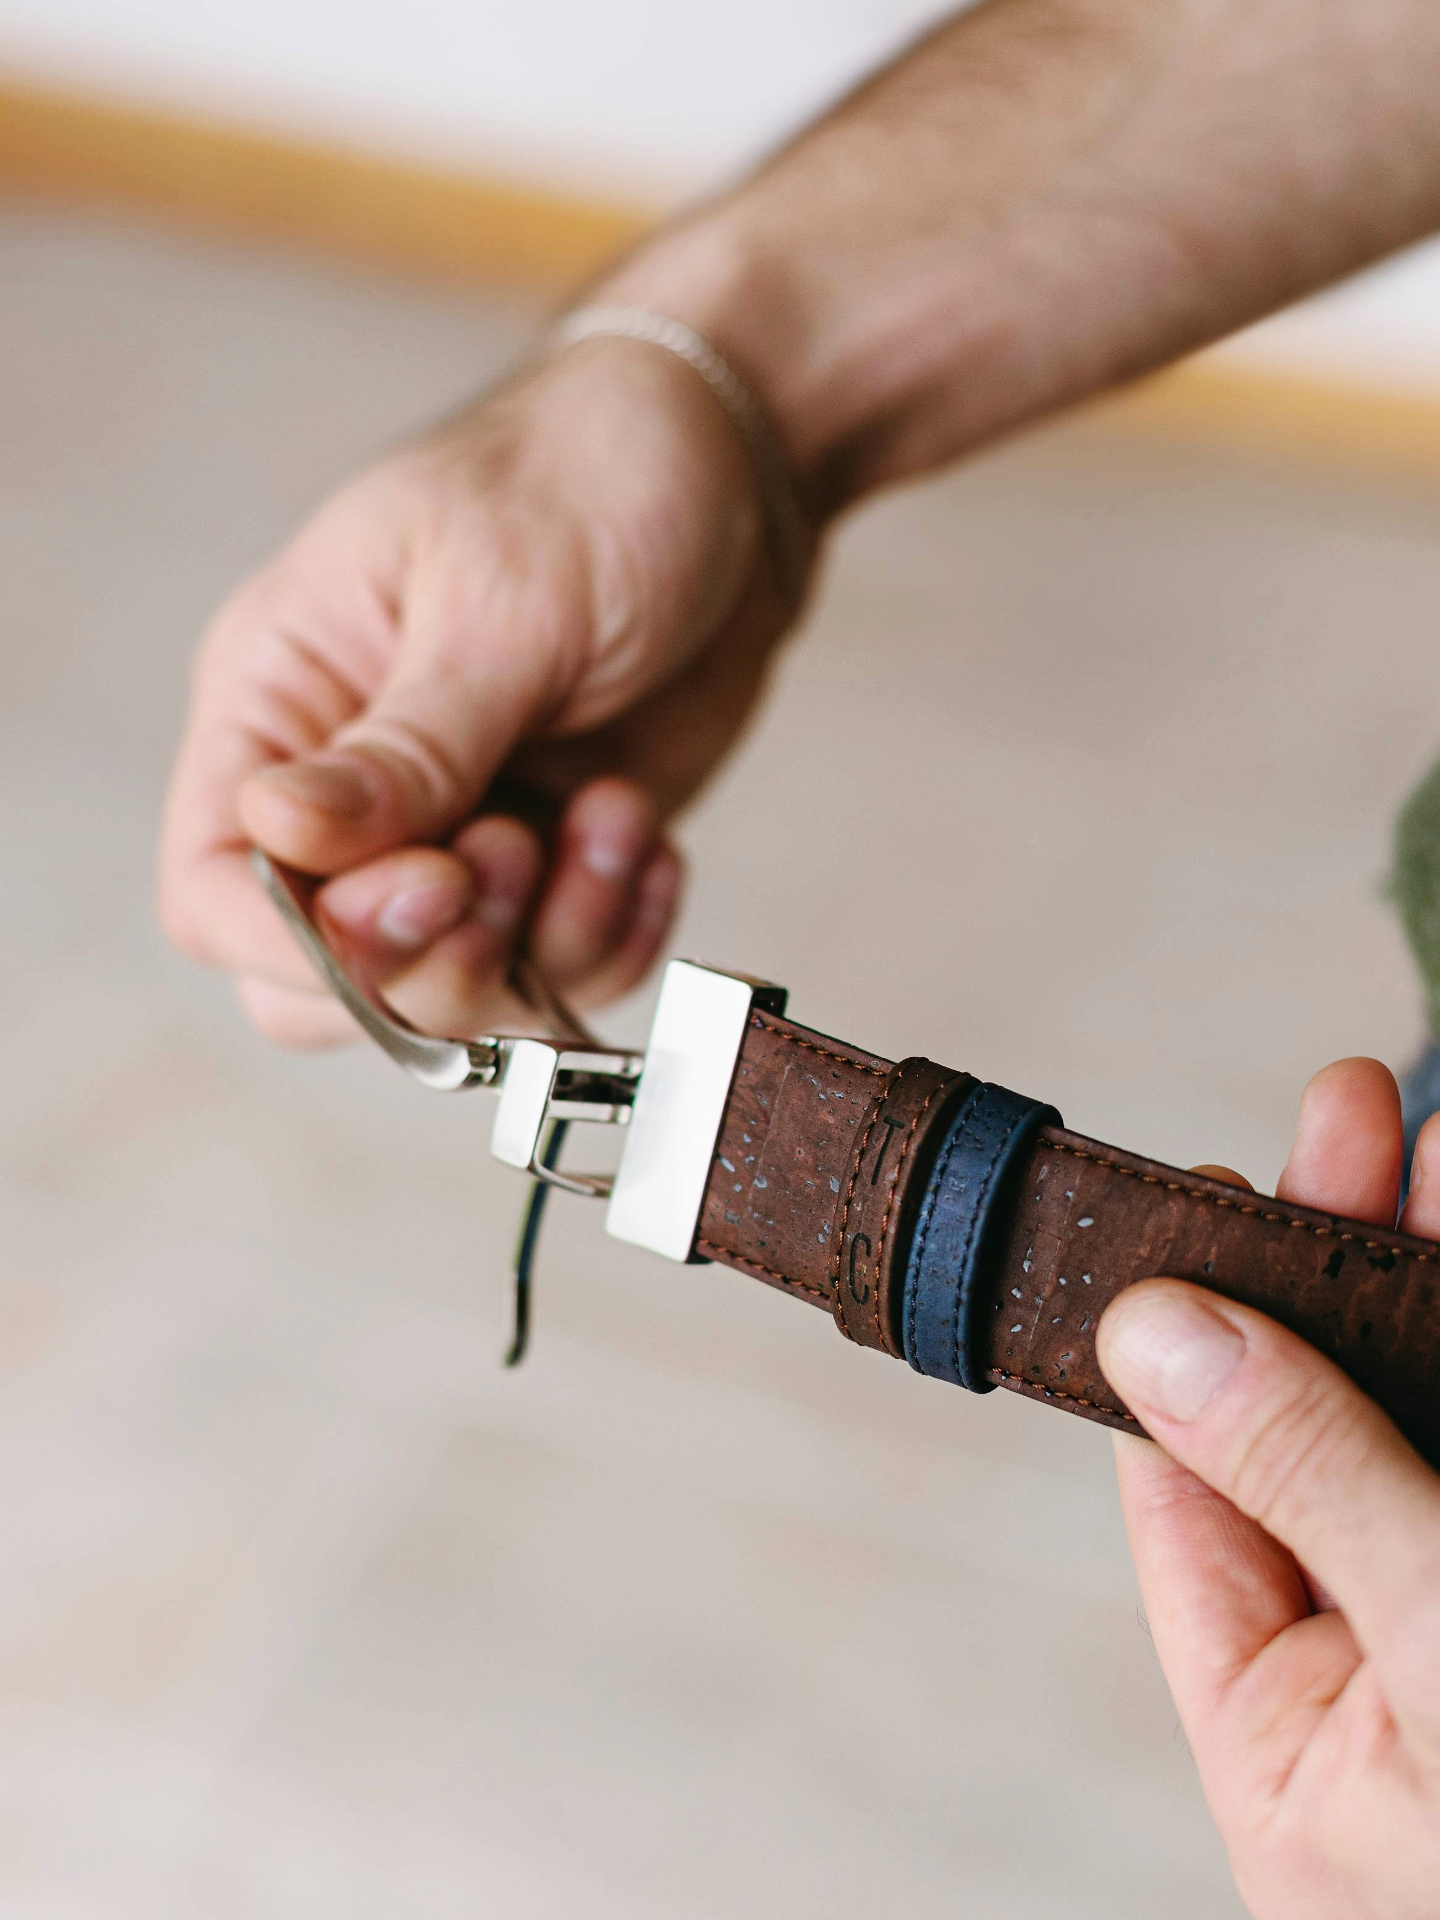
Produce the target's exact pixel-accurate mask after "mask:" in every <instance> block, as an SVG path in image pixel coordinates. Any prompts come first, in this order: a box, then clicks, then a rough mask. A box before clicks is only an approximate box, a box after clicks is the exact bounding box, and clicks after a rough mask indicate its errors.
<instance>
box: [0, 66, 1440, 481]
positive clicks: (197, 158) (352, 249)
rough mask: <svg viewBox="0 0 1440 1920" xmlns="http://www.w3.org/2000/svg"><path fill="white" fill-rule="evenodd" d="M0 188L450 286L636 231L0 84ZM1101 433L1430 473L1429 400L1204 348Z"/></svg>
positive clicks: (527, 270) (1433, 448) (1433, 424)
mask: <svg viewBox="0 0 1440 1920" xmlns="http://www.w3.org/2000/svg"><path fill="white" fill-rule="evenodd" d="M0 191H11V192H15V193H21V194H25V195H27V196H31V197H37V198H48V199H57V200H61V201H64V202H67V203H71V204H74V203H77V202H78V203H81V204H91V205H111V206H124V207H130V208H136V209H140V210H143V211H144V212H146V213H148V214H152V215H156V216H159V217H162V218H167V219H173V220H176V221H179V222H184V223H188V224H190V225H192V226H198V227H202V228H205V229H208V230H210V231H212V232H214V231H219V232H232V233H244V234H253V235H257V236H260V237H263V238H268V239H272V240H279V241H282V242H286V243H289V244H292V245H296V246H299V247H302V248H306V249H310V250H315V251H323V252H326V253H330V254H333V255H336V256H339V257H342V258H348V259H358V260H364V261H367V262H371V263H374V264H376V265H380V266H384V267H389V268H392V269H399V270H402V271H406V272H412V273H422V274H426V275H432V276H435V277H438V278H444V279H447V280H452V281H453V280H457V279H458V280H473V281H480V282H489V283H490V284H491V285H495V284H497V283H498V284H501V285H508V286H514V287H523V288H525V289H526V290H529V291H534V292H539V293H547V294H553V293H555V292H558V291H561V290H564V289H566V288H568V287H571V286H574V285H576V284H578V283H579V282H580V281H582V280H584V279H585V277H586V276H587V275H589V274H591V273H593V272H595V271H596V269H597V268H598V267H600V266H601V265H602V264H603V263H604V262H605V261H606V260H607V259H609V258H611V257H612V256H613V255H615V254H616V253H618V252H620V251H621V250H622V249H623V248H625V247H626V246H629V245H630V244H631V243H632V242H633V241H634V240H636V239H637V238H638V237H639V235H640V234H642V233H643V232H644V231H645V229H646V227H647V226H648V225H649V223H650V218H651V216H649V215H648V214H646V213H645V212H643V211H642V210H640V209H638V208H635V207H618V206H611V205H605V204H601V203H598V202H590V201H586V200H583V199H580V198H574V197H568V196H566V195H564V194H558V193H554V192H545V191H543V190H536V189H535V188H533V187H526V186H523V185H520V184H518V183H511V182H507V181H504V180H499V179H480V178H469V177H467V176H465V175H463V174H455V173H449V172H446V171H445V170H443V169H441V168H435V167H426V166H421V165H417V164H413V163H410V162H407V161H403V160H394V159H382V158H377V157H375V156H374V155H372V154H364V153H357V152H349V151H346V150H345V149H343V148H338V147H329V146H322V145H319V144H309V143H307V142H305V141H301V140H296V139H289V138H285V137H282V136H278V135H273V134H265V133H255V132H251V131H245V130H241V129H236V128H230V127H222V126H218V125H214V124H210V123H208V122H202V121H198V120H191V119H187V118H185V117H184V116H183V115H179V114H174V113H171V112H168V111H164V110H158V109H144V108H136V107H129V106H118V105H115V104H113V103H111V102H106V101H99V100H95V99H91V98H87V97H84V96H70V95H67V94H61V93H56V92H51V91H45V90H42V89H38V88H35V87H33V86H30V85H28V84H24V83H20V82H16V81H7V80H5V79H3V78H0ZM1091 417H1092V418H1093V419H1094V420H1095V421H1096V423H1097V424H1099V425H1102V426H1104V427H1105V428H1107V429H1110V430H1114V429H1120V430H1123V431H1130V430H1134V431H1139V432H1145V433H1162V434H1165V435H1168V436H1170V437H1172V438H1178V439H1187V440H1200V441H1208V442H1212V443H1214V444H1216V445H1220V446H1229V447H1236V448H1241V449H1245V450H1249V451H1254V452H1256V453H1259V454H1269V455H1279V456H1283V457H1287V458H1292V459H1293V458H1301V459H1305V460H1309V461H1318V462H1322V463H1326V464H1332V463H1334V464H1343V465H1345V466H1348V467H1350V468H1352V469H1362V470H1367V469H1368V470H1370V471H1373V472H1376V473H1380V474H1392V475H1398V476H1402V477H1405V478H1407V479H1427V480H1440V395H1436V396H1433V397H1426V396H1419V395H1416V396H1412V395H1409V394H1404V393H1398V392H1397V393H1385V392H1372V391H1368V390H1366V389H1365V388H1364V387H1362V386H1360V385H1358V384H1348V383H1346V382H1345V381H1344V380H1342V379H1339V378H1337V379H1336V380H1334V381H1329V380H1325V379H1321V378H1316V377H1310V378H1304V377H1298V376H1292V375H1289V374H1286V373H1282V372H1279V371H1276V372H1269V371H1267V370H1265V369H1263V368H1258V367H1256V368H1251V367H1246V366H1241V365H1237V364H1236V363H1235V362H1234V361H1233V360H1230V359H1216V358H1214V357H1212V356H1208V355H1202V356H1200V358H1198V359H1196V360H1192V361H1189V362H1187V363H1186V364H1185V365H1183V366H1181V367H1178V368H1175V369H1172V370H1171V371H1169V372H1167V373H1163V374H1160V375H1157V376H1156V377H1154V378H1152V379H1149V380H1144V381H1141V382H1138V383H1137V384H1136V385H1135V386H1133V387H1130V388H1128V389H1126V390H1125V391H1124V392H1123V393H1120V394H1118V395H1114V396H1111V397H1109V398H1107V399H1106V400H1104V401H1102V402H1100V403H1098V404H1097V405H1096V406H1095V407H1094V408H1092V409H1091Z"/></svg>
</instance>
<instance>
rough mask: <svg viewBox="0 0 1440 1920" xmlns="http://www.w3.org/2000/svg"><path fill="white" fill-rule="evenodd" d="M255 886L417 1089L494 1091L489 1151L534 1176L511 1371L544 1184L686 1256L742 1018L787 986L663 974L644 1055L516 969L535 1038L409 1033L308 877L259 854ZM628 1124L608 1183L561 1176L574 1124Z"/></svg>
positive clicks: (609, 1222) (632, 1235)
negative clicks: (337, 941)
mask: <svg viewBox="0 0 1440 1920" xmlns="http://www.w3.org/2000/svg"><path fill="white" fill-rule="evenodd" d="M252 859H253V862H254V866H255V872H256V873H257V875H258V876H259V878H260V881H261V884H262V885H263V886H264V888H265V891H266V892H267V893H268V894H269V896H270V898H271V899H272V900H273V901H274V903H275V905H276V906H277V907H278V908H279V910H280V914H281V916H282V918H283V919H284V921H285V924H286V925H287V926H288V927H289V929H290V931H291V933H292V934H293V935H294V936H295V938H296V940H297V941H298V942H299V944H300V946H301V948H302V950H303V951H304V952H305V954H306V955H307V957H308V958H309V959H310V961H311V962H312V963H313V965H314V966H315V967H316V968H317V969H318V971H319V972H320V974H321V976H322V977H323V978H324V980H325V982H326V984H327V985H328V986H329V987H330V988H331V989H332V991H333V992H334V993H335V995H336V996H337V998H338V999H339V1000H340V1001H341V1002H342V1003H343V1004H344V1005H345V1007H346V1008H347V1009H348V1010H349V1012H350V1013H351V1014H353V1016H354V1017H355V1019H356V1021H357V1022H358V1023H359V1025H360V1026H361V1027H362V1028H363V1029H364V1031H365V1032H366V1033H367V1034H368V1035H369V1036H370V1038H371V1039H372V1040H373V1041H374V1042H375V1043H376V1045H377V1046H379V1047H381V1048H382V1049H383V1050H384V1052H386V1053H388V1054H389V1056H390V1058H391V1059H392V1060H394V1061H395V1062H396V1064H397V1065H399V1066H402V1067H404V1068H405V1070H406V1071H407V1072H408V1073H410V1074H411V1075H412V1076H413V1077H414V1078H415V1079H417V1080H419V1081H420V1082H421V1084H422V1085H424V1086H427V1087H433V1088H435V1089H437V1090H438V1091H440V1092H459V1091H462V1090H463V1089H465V1088H468V1087H489V1088H490V1089H491V1090H492V1091H493V1092H496V1093H498V1094H499V1103H498V1105H497V1107H496V1110H495V1122H494V1126H493V1129H492V1131H491V1136H490V1150H491V1152H492V1153H493V1154H494V1155H495V1157H496V1159H498V1160H501V1161H503V1162H504V1163H505V1164H506V1165H507V1166H511V1167H515V1168H517V1169H518V1170H519V1171H521V1172H522V1173H524V1174H526V1175H528V1176H529V1177H530V1179H531V1180H533V1182H534V1183H535V1184H534V1187H533V1189H532V1192H531V1196H530V1201H529V1205H528V1206H527V1208H526V1210H525V1217H524V1222H523V1224H522V1228H521V1233H520V1241H519V1246H518V1248H517V1252H516V1260H515V1328H514V1335H513V1337H512V1340H511V1343H510V1349H509V1351H508V1353H507V1355H506V1364H507V1365H509V1366H514V1365H515V1363H516V1362H517V1361H518V1360H519V1359H520V1358H521V1356H522V1355H523V1353H524V1351H525V1347H526V1343H527V1339H528V1333H529V1306H530V1280H531V1275H532V1271H533V1265H534V1256H535V1247H536V1243H537V1240H538V1236H539V1229H540V1221H541V1216H542V1213H543V1209H544V1203H545V1196H546V1194H547V1192H548V1190H549V1189H550V1188H551V1187H559V1188H561V1189H563V1190H564V1191H565V1192H567V1193H576V1194H581V1195H583V1196H585V1197H586V1198H587V1199H597V1200H598V1199H603V1200H606V1201H608V1207H607V1211H606V1220H605V1226H606V1231H607V1232H608V1233H610V1234H612V1235H614V1237H615V1238H616V1239H618V1240H627V1241H629V1242H630V1243H631V1244H632V1245H633V1246H637V1247H646V1248H648V1249H649V1250H650V1251H651V1252H652V1253H659V1254H663V1255H665V1256H666V1257H667V1258H668V1259H671V1260H681V1261H685V1260H692V1259H694V1258H695V1257H696V1255H695V1251H694V1246H695V1235H696V1230H697V1228H698V1226H699V1222H700V1212H701V1208H702V1207H703V1205H704V1200H705V1188H706V1185H707V1183H708V1181H709V1178H710V1167H711V1163H712V1161H713V1159H714V1154H715V1143H716V1141H717V1139H718V1138H719V1134H720V1123H721V1121H722V1119H723V1118H724V1114H725V1104H726V1101H727V1100H728V1099H729V1096H730V1085H731V1082H732V1080H733V1079H734V1077H735V1066H736V1062H737V1061H738V1060H739V1057H740V1049H741V1046H742V1045H743V1043H744V1039H745V1033H746V1029H747V1028H748V1026H749V1024H750V1019H751V1016H752V1014H753V1013H755V1012H756V1011H757V1010H763V1011H765V1012H768V1013H776V1014H779V1013H783V1012H784V1010H785V989H784V988H783V987H777V986H775V985H773V984H772V983H771V982H769V981H766V980H756V979H752V978H751V977H750V976H749V975H748V974H741V973H730V972H727V971H726V970H724V969H723V968H719V967H708V966H703V965H701V964H700V963H699V962H698V961H694V960H672V961H671V962H670V964H669V965H668V966H667V967H666V969H665V973H664V977H663V979H662V981H661V986H660V998H659V1000H658V1001H657V1003H656V1007H655V1015H654V1019H653V1021H652V1023H651V1028H650V1036H649V1039H648V1040H647V1042H646V1045H645V1050H644V1051H643V1052H642V1053H628V1052H625V1051H623V1050H617V1049H615V1048H613V1047H606V1046H605V1045H604V1043H603V1042H602V1041H600V1040H599V1039H597V1038H596V1036H595V1035H594V1034H593V1033H591V1031H590V1030H589V1028H588V1027H586V1026H585V1025H584V1024H583V1023H582V1022H581V1021H580V1020H578V1019H577V1018H576V1016H575V1015H574V1014H573V1013H572V1012H571V1011H570V1009H569V1008H568V1007H567V1006H566V1005H565V1003H564V1002H563V1000H561V999H560V998H559V996H558V995H557V994H555V993H554V992H553V991H551V989H550V988H549V987H548V986H547V985H546V984H545V982H544V980H543V979H542V978H541V976H540V975H539V974H538V972H537V971H536V969H535V968H534V966H533V965H531V964H530V963H529V962H527V961H521V962H519V963H517V965H516V967H515V969H514V971H513V973H512V976H511V986H512V988H513V989H514V990H515V992H516V993H517V994H518V995H519V997H520V998H521V999H522V1000H524V1001H525V1003H526V1004H527V1005H528V1006H529V1007H530V1008H531V1009H532V1011H533V1012H534V1013H535V1014H536V1015H537V1017H538V1019H539V1020H540V1021H541V1023H542V1025H543V1029H544V1030H543V1031H542V1032H540V1033H533V1034H489V1035H485V1036H482V1037H480V1038H477V1039H473V1040H455V1039H443V1038H438V1037H436V1036H435V1035H432V1034H428V1033H421V1032H420V1031H419V1030H418V1028H415V1027H412V1026H411V1025H410V1023H409V1021H407V1020H405V1019H403V1018H402V1017H401V1015H399V1014H398V1013H396V1012H395V1010H394V1009H393V1008H392V1007H390V1006H389V1005H387V1003H386V1001H385V999H384V997H383V995H382V994H381V993H380V992H379V990H378V988H376V987H375V986H374V985H373V983H371V982H369V981H367V980H365V979H364V977H363V975H361V974H360V973H359V972H358V971H357V970H355V969H353V968H351V967H348V966H346V964H345V963H344V962H343V961H342V960H341V958H340V956H339V955H338V954H337V953H336V951H335V949H334V948H333V947H332V946H331V944H330V942H329V941H328V940H327V939H326V938H325V935H324V934H323V933H322V932H321V930H320V928H319V926H318V925H317V924H316V922H315V919H314V917H313V915H312V912H311V901H312V897H313V894H314V892H315V888H316V885H317V883H316V882H314V881H312V880H309V879H307V878H306V877H305V876H304V875H302V874H298V873H295V872H293V871H292V870H291V869H290V868H288V867H282V866H281V865H280V864H279V863H278V862H276V861H273V860H271V859H270V858H269V857H268V856H267V855H266V854H264V853H262V852H260V850H259V849H258V848H257V849H256V850H255V851H254V853H253V854H252ZM578 1121H585V1122H589V1123H590V1124H593V1125H600V1126H619V1127H624V1128H625V1129H626V1139H625V1143H624V1146H623V1147H622V1149H621V1154H620V1164H619V1166H618V1168H617V1170H616V1172H615V1173H614V1174H613V1175H610V1174H603V1173H568V1172H565V1171H563V1170H562V1169H561V1168H560V1166H559V1164H558V1162H559V1158H560V1152H561V1149H562V1147H563V1145H564V1141H565V1136H566V1133H567V1131H568V1129H569V1127H570V1125H571V1124H572V1123H573V1122H578Z"/></svg>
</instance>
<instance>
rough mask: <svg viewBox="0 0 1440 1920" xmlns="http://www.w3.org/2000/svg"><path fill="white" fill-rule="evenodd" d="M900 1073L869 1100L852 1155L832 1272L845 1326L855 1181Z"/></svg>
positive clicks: (835, 1298) (833, 1290)
mask: <svg viewBox="0 0 1440 1920" xmlns="http://www.w3.org/2000/svg"><path fill="white" fill-rule="evenodd" d="M898 1073H899V1068H898V1067H897V1068H896V1069H895V1070H894V1072H892V1073H888V1074H886V1076H885V1084H884V1086H883V1087H881V1088H880V1090H879V1092H878V1093H877V1094H876V1095H875V1097H874V1099H873V1100H872V1101H871V1102H870V1117H869V1120H868V1121H867V1122H866V1126H865V1134H864V1138H863V1139H862V1140H861V1142H860V1145H859V1148H858V1149H857V1150H856V1152H854V1153H853V1154H851V1156H850V1184H849V1186H848V1187H846V1189H845V1205H844V1206H843V1207H842V1208H841V1209H840V1231H839V1233H838V1234H837V1235H836V1237H835V1264H834V1267H833V1268H832V1269H831V1273H830V1292H831V1295H832V1297H833V1301H834V1305H835V1309H836V1312H837V1314H838V1315H839V1317H840V1323H841V1326H842V1328H843V1326H844V1312H843V1309H842V1308H841V1306H840V1268H841V1265H842V1260H841V1256H842V1254H843V1253H844V1251H845V1235H846V1234H847V1233H848V1232H849V1230H850V1207H851V1204H852V1202H853V1201H854V1199H855V1183H856V1181H857V1180H858V1179H859V1178H860V1169H861V1167H862V1166H864V1164H865V1156H866V1154H867V1153H868V1152H869V1151H870V1141H871V1139H872V1138H873V1136H874V1133H875V1125H876V1122H877V1121H878V1120H879V1118H880V1116H881V1114H882V1113H883V1112H884V1111H885V1102H886V1101H887V1100H888V1099H889V1097H890V1090H891V1088H892V1087H893V1086H894V1084H895V1080H896V1076H897V1075H898ZM875 1266H876V1272H877V1273H878V1272H879V1266H880V1263H879V1258H878V1256H877V1258H876V1262H875Z"/></svg>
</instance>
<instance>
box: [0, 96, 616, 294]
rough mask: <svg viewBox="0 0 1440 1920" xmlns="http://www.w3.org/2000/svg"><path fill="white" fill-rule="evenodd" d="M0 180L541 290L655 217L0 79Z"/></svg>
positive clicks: (590, 263)
mask: <svg viewBox="0 0 1440 1920" xmlns="http://www.w3.org/2000/svg"><path fill="white" fill-rule="evenodd" d="M0 189H3V190H6V191H11V192H21V193H26V194H32V195H35V196H39V197H44V198H52V199H62V200H65V201H69V202H72V203H73V202H82V203H90V204H100V205H112V206H127V207H135V208H141V209H143V210H144V211H146V212H147V213H152V214H158V215H161V216H163V217H167V218H171V219H174V220H177V221H184V222H187V223H189V224H191V225H199V226H203V227H207V228H210V229H212V230H221V231H228V232H235V233H247V234H255V235H259V236H263V237H267V238H271V239H276V240H281V241H286V242H290V243H293V244H298V245H300V246H304V247H310V248H317V249H323V250H324V251H325V252H328V253H334V254H339V255H342V256H347V257H349V258H352V259H362V260H367V261H373V262H375V263H377V264H380V265H383V266H390V267H397V268H401V269H404V270H407V271H411V272H422V273H429V274H436V275H443V276H444V277H445V278H447V279H451V280H454V279H457V278H458V279H467V280H468V279H475V280H488V281H490V282H491V283H494V282H497V281H499V282H501V283H505V284H510V285H519V286H524V287H529V288H536V289H541V290H544V291H547V292H548V291H553V290H555V289H557V288H561V287H565V286H568V285H571V284H573V283H574V282H576V281H577V280H580V279H582V278H583V277H584V276H585V275H586V274H587V273H590V272H592V271H593V270H594V269H595V268H596V267H598V266H599V265H600V264H601V263H602V262H603V261H605V260H607V259H608V258H610V257H611V255H613V254H615V253H617V252H618V251H620V249H622V248H623V247H625V246H628V245H629V244H630V243H631V242H632V241H633V240H634V239H635V238H636V236H637V235H638V234H640V233H642V232H643V231H644V230H645V227H646V226H647V224H648V221H647V218H646V216H645V215H644V214H643V213H640V212H638V211H637V210H636V209H634V208H632V207H614V206H606V205H602V204H599V203H589V202H586V201H583V200H580V199H572V198H567V197H565V196H563V195H557V194H552V193H545V192H543V191H536V190H535V189H533V188H528V187H524V186H520V185H512V184H510V183H508V182H506V181H503V180H480V179H468V178H466V177H465V176H463V175H457V174H452V173H447V172H445V171H443V170H441V169H439V168H434V167H426V166H421V165H415V164H412V163H410V162H407V161H403V160H391V159H377V158H375V157H374V156H373V155H369V154H361V153H351V152H346V151H345V150H344V149H342V148H334V147H327V146H320V145H311V144H308V143H307V142H305V141H301V140H294V139H288V138H284V137H281V136H277V135H272V134H265V133H253V132H249V131H242V130H239V129H234V128H230V127H222V126H217V125H212V124H210V123H207V122H202V121H198V120H189V119H186V118H184V117H183V116H181V115H178V114H172V113H169V112H164V111H152V110H147V109H143V108H134V107H129V106H117V105H114V104H112V103H110V102H107V101H99V100H92V99H87V98H83V97H75V98H72V97H70V96H68V95H64V94H59V93H52V92H47V91H43V90H40V89H37V88H33V87H30V86H27V85H23V84H19V83H16V82H14V81H7V80H4V79H0Z"/></svg>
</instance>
